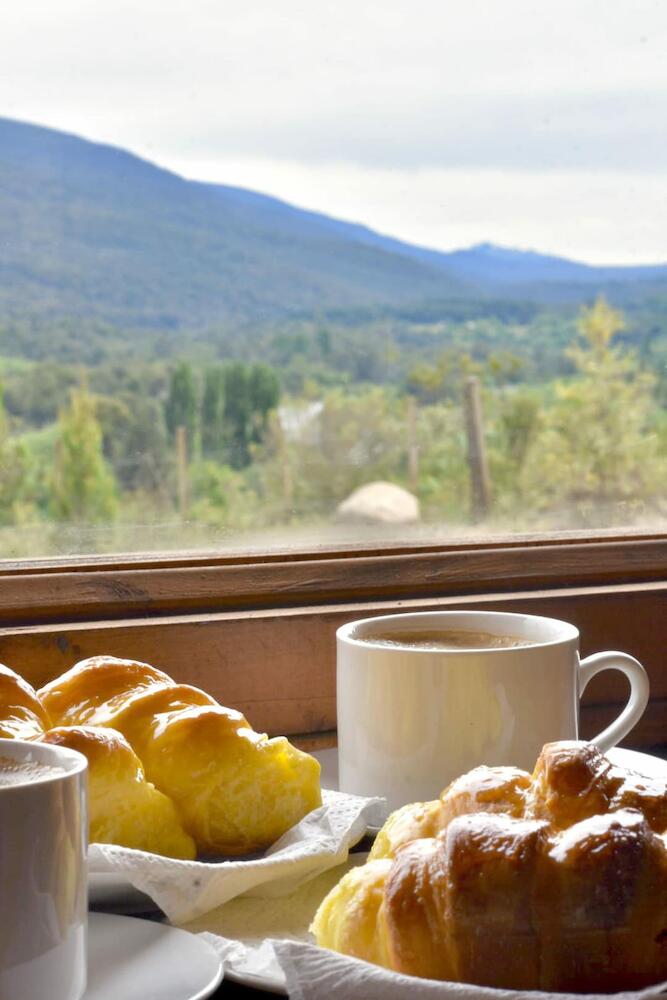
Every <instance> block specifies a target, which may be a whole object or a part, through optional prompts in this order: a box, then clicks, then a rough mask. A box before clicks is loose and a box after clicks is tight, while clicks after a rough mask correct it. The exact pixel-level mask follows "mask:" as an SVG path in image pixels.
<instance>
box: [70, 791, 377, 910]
mask: <svg viewBox="0 0 667 1000" xmlns="http://www.w3.org/2000/svg"><path fill="white" fill-rule="evenodd" d="M322 800H323V805H322V806H321V807H320V808H319V809H315V810H314V811H313V812H311V813H309V814H308V815H307V816H306V817H304V819H302V820H301V822H300V823H299V824H298V825H297V826H295V827H293V828H292V829H291V830H288V831H287V833H285V834H284V835H283V836H282V837H281V838H280V840H278V841H276V843H275V844H273V846H272V847H271V848H270V849H269V850H268V851H267V852H266V853H265V854H264V855H260V856H254V857H252V858H248V859H239V858H235V859H233V860H222V861H216V862H203V861H177V860H175V859H172V858H165V857H162V856H161V855H157V854H149V853H147V852H145V851H135V850H131V849H130V848H126V847H118V846H116V845H113V844H91V846H90V848H89V851H88V866H89V870H90V871H91V872H92V873H113V874H115V875H117V876H118V877H119V879H124V880H126V881H127V882H128V883H130V884H131V885H132V886H134V888H135V889H138V890H140V891H141V892H144V893H146V895H148V896H150V898H151V899H152V900H153V901H154V902H155V903H156V904H157V905H158V906H159V907H160V909H162V910H163V911H164V912H165V913H166V915H167V917H168V918H169V920H170V921H171V922H172V923H184V922H186V921H188V920H193V919H194V918H195V917H197V916H199V915H201V914H203V913H206V912H207V911H209V910H213V909H215V908H216V907H219V906H221V905H222V904H223V903H226V902H228V901H229V900H230V899H234V897H236V896H240V895H241V894H243V893H252V895H254V896H258V895H259V896H269V897H270V896H282V895H285V894H289V893H291V892H293V891H294V890H295V889H296V888H297V887H298V886H299V885H300V884H301V883H303V882H304V881H307V880H309V879H312V878H314V877H315V876H317V875H319V874H320V873H321V872H324V871H327V870H328V869H329V868H334V867H335V866H337V865H340V864H342V863H343V862H344V861H345V860H346V858H347V856H348V851H349V849H350V847H351V846H352V845H354V844H355V843H356V842H357V841H358V840H360V839H361V838H362V837H363V835H364V833H365V832H366V830H367V829H368V828H369V827H373V826H378V825H381V823H382V821H383V819H384V814H385V812H386V809H384V800H383V799H364V798H360V797H359V796H356V795H346V794H344V793H342V792H331V791H323V793H322Z"/></svg>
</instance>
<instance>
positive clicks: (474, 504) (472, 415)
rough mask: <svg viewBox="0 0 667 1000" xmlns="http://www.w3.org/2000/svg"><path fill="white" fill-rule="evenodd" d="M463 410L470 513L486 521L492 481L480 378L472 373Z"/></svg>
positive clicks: (467, 383)
mask: <svg viewBox="0 0 667 1000" xmlns="http://www.w3.org/2000/svg"><path fill="white" fill-rule="evenodd" d="M463 401H464V411H465V424H466V434H467V437H468V465H469V467H470V494H471V508H472V509H471V514H472V519H473V521H483V520H484V518H485V517H486V516H487V515H488V513H489V509H490V507H491V484H490V479H489V467H488V464H487V460H486V445H485V443H484V421H483V417H482V397H481V393H480V385H479V379H478V378H477V376H476V375H469V376H468V377H467V378H466V380H465V384H464V393H463Z"/></svg>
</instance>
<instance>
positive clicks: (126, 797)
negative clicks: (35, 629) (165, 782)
mask: <svg viewBox="0 0 667 1000" xmlns="http://www.w3.org/2000/svg"><path fill="white" fill-rule="evenodd" d="M0 737H3V738H7V739H22V740H39V741H42V742H45V743H54V744H59V745H60V746H66V747H69V748H70V749H71V750H78V751H79V752H80V753H82V754H83V755H84V756H85V757H87V759H88V818H89V840H90V841H91V842H99V843H112V844H122V845H123V846H125V847H136V848H139V849H140V850H144V851H152V852H154V853H156V854H165V855H167V856H168V857H175V858H187V859H190V858H194V856H195V845H194V841H193V840H192V838H191V837H190V836H188V834H187V833H186V832H185V830H184V829H183V825H182V823H181V820H180V819H179V817H178V815H177V813H176V809H175V807H174V805H173V803H172V802H171V801H170V800H169V799H168V798H167V797H166V795H163V794H162V793H161V792H158V791H157V789H156V788H154V787H153V785H151V784H150V783H149V782H147V781H146V779H145V777H144V773H143V769H142V767H141V763H140V761H139V758H138V757H137V756H136V754H135V753H134V751H133V750H132V748H131V746H130V745H129V743H128V742H127V740H126V739H125V738H124V737H123V736H121V734H120V733H116V732H114V731H113V730H111V729H94V728H92V727H86V726H82V727H77V728H57V729H53V728H51V718H50V716H49V713H48V711H47V710H46V708H45V707H44V705H43V704H42V702H41V701H40V699H39V697H38V696H37V694H36V693H35V691H34V689H33V688H32V687H31V686H30V685H29V684H28V683H27V682H26V681H24V680H23V678H22V677H20V676H19V675H18V674H16V673H14V671H13V670H10V669H9V667H5V666H4V665H3V664H0Z"/></svg>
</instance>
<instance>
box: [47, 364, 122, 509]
mask: <svg viewBox="0 0 667 1000" xmlns="http://www.w3.org/2000/svg"><path fill="white" fill-rule="evenodd" d="M58 430H59V437H58V442H57V445H56V461H55V468H54V478H53V508H54V512H55V514H56V516H57V517H58V518H59V519H61V520H64V521H71V522H77V523H84V524H86V523H100V522H104V521H109V520H111V519H112V518H113V517H114V515H115V513H116V484H115V480H114V476H113V473H112V472H111V469H110V468H109V466H108V465H107V463H106V461H105V458H104V454H103V452H102V430H101V428H100V425H99V422H98V420H97V417H96V415H95V404H94V401H93V398H92V396H91V395H90V393H89V392H88V389H87V387H86V385H85V384H82V385H81V386H80V387H79V388H78V389H72V390H71V393H70V402H69V405H68V406H66V407H65V408H64V409H62V410H61V411H60V415H59V418H58Z"/></svg>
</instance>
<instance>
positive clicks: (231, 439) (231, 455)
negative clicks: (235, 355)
mask: <svg viewBox="0 0 667 1000" xmlns="http://www.w3.org/2000/svg"><path fill="white" fill-rule="evenodd" d="M251 412H252V411H251V406H250V392H249V389H248V368H247V366H246V365H244V364H243V362H242V361H234V362H233V363H232V364H229V365H225V370H224V423H225V445H226V452H227V458H228V462H229V465H231V467H232V468H233V469H242V468H244V467H245V466H246V465H247V464H248V462H249V461H250V450H249V444H250V416H251Z"/></svg>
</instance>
